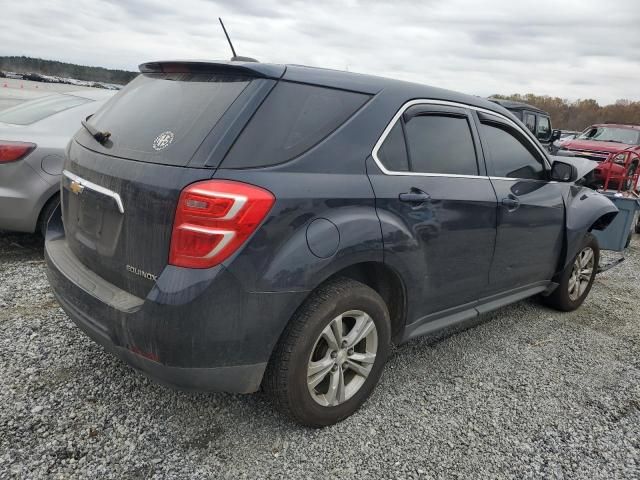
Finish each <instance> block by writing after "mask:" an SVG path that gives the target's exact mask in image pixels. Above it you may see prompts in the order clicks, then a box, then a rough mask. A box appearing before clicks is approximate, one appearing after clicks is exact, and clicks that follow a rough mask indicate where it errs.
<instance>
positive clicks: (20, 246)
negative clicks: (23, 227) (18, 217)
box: [0, 230, 44, 263]
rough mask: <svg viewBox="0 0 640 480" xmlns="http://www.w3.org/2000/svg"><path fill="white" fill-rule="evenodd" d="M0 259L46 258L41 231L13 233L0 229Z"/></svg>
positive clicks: (25, 259) (23, 260)
mask: <svg viewBox="0 0 640 480" xmlns="http://www.w3.org/2000/svg"><path fill="white" fill-rule="evenodd" d="M0 259H1V260H2V261H3V262H5V263H6V262H7V261H21V262H25V261H34V260H43V259H44V238H42V235H40V234H39V233H13V232H5V231H3V230H0Z"/></svg>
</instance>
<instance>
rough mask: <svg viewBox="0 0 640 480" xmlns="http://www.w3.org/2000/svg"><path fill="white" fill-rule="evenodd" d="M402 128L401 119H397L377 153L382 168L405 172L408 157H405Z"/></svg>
mask: <svg viewBox="0 0 640 480" xmlns="http://www.w3.org/2000/svg"><path fill="white" fill-rule="evenodd" d="M403 128H404V126H403V125H402V120H398V121H397V122H396V124H395V125H394V126H393V128H392V129H391V131H390V132H389V134H388V135H387V138H385V140H384V142H383V143H382V145H381V146H380V149H379V150H378V153H377V157H378V159H379V160H380V161H381V162H382V165H383V166H384V168H386V169H387V170H389V171H391V172H406V171H408V170H409V157H407V145H406V143H405V141H404V133H403V131H402V130H403Z"/></svg>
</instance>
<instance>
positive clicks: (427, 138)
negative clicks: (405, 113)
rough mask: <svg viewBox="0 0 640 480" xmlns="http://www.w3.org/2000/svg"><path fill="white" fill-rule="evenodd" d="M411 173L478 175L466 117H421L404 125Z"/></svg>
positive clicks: (412, 119)
mask: <svg viewBox="0 0 640 480" xmlns="http://www.w3.org/2000/svg"><path fill="white" fill-rule="evenodd" d="M406 134H407V146H408V149H409V160H410V162H411V170H412V171H414V172H422V173H449V174H458V175H477V174H478V164H477V162H476V152H475V148H474V146H473V137H472V136H471V130H470V129H469V123H468V122H467V119H466V117H465V118H463V117H450V116H442V115H422V116H417V117H413V118H411V119H410V120H409V122H408V123H407V124H406Z"/></svg>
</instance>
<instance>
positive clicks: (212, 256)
mask: <svg viewBox="0 0 640 480" xmlns="http://www.w3.org/2000/svg"><path fill="white" fill-rule="evenodd" d="M274 201H275V198H274V196H273V195H272V194H271V192H269V191H267V190H264V189H263V188H260V187H256V186H253V185H248V184H246V183H241V182H234V181H231V180H207V181H204V182H197V183H193V184H191V185H189V186H188V187H186V188H185V189H184V190H183V191H182V193H181V194H180V200H179V201H178V207H177V208H176V217H175V220H174V223H173V233H172V236H171V249H170V251H169V263H170V264H171V265H175V266H178V267H187V268H209V267H213V266H215V265H218V264H219V263H221V262H223V261H224V260H225V259H227V258H228V257H229V256H230V255H231V254H233V253H234V252H235V251H236V250H237V249H238V248H239V247H240V246H241V245H242V244H243V243H244V242H245V241H246V240H247V238H249V236H250V235H251V234H252V233H253V232H254V231H255V230H256V228H258V225H260V223H261V222H262V220H264V218H265V217H266V215H267V213H269V210H270V209H271V207H272V205H273V202H274Z"/></svg>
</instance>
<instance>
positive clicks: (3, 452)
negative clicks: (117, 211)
mask: <svg viewBox="0 0 640 480" xmlns="http://www.w3.org/2000/svg"><path fill="white" fill-rule="evenodd" d="M44 270H45V265H44V262H43V258H42V241H41V240H40V239H39V238H38V237H36V236H29V235H16V234H6V233H0V279H1V280H0V282H1V283H0V405H2V408H1V409H0V478H2V479H4V478H35V479H37V478H54V479H55V478H65V479H66V478H101V479H102V478H114V479H121V478H131V479H136V478H140V479H142V478H156V479H160V478H163V479H164V478H190V479H191V478H233V479H235V478H251V479H253V478H323V479H326V478H349V479H351V478H460V479H470V478H514V479H515V478H517V479H521V478H583V479H590V480H592V479H614V478H629V479H631V478H635V479H637V478H640V307H639V301H638V300H639V298H640V295H639V294H640V238H636V239H635V240H634V243H633V244H632V247H631V249H630V251H629V253H628V259H627V261H626V262H625V263H623V264H622V265H621V266H619V267H617V268H616V269H614V270H611V271H609V272H607V273H605V274H602V275H600V276H599V277H598V279H597V282H596V284H595V286H594V289H593V291H592V293H591V295H590V297H589V298H588V299H587V301H586V303H585V304H584V305H583V307H582V308H581V309H580V310H578V311H576V312H573V313H568V314H566V313H565V314H562V313H558V312H555V311H552V310H550V309H547V308H545V307H543V306H541V305H540V304H538V303H536V302H535V301H525V302H521V303H518V304H516V305H513V306H511V307H507V308H504V309H501V310H499V311H498V312H496V313H494V314H493V315H490V316H487V317H485V318H483V319H482V320H481V321H480V322H477V323H476V324H474V325H472V326H469V328H468V329H467V330H464V331H458V332H455V333H449V334H447V335H440V336H439V337H438V338H425V339H419V340H416V341H412V342H410V343H409V344H407V345H404V346H401V347H399V348H396V349H395V350H394V353H393V355H392V358H391V359H390V362H389V364H388V365H387V367H386V369H385V372H384V375H383V377H382V381H381V384H380V385H379V386H378V388H377V389H376V391H375V393H374V395H373V396H372V398H371V399H370V400H369V401H368V402H367V403H366V404H365V406H364V407H363V408H362V409H361V410H360V411H359V412H358V413H357V414H355V415H354V416H353V417H351V418H349V419H347V420H346V421H344V422H342V423H341V424H339V425H336V426H333V427H329V428H325V429H322V430H310V429H306V428H302V427H299V426H297V425H295V424H292V423H291V422H289V421H288V420H287V419H286V418H283V417H282V416H280V415H279V414H278V413H276V412H275V411H274V409H273V408H272V407H271V405H270V403H269V401H268V399H267V398H265V396H264V395H263V394H256V395H252V396H242V395H224V394H210V395H209V394H193V393H183V392H175V391H172V390H170V389H167V388H164V387H161V386H158V385H156V384H154V383H152V382H151V381H149V380H147V379H146V378H145V377H144V376H142V375H141V374H139V373H137V372H135V371H134V370H132V369H130V368H129V367H128V366H127V365H125V364H124V363H122V362H121V361H119V360H116V359H115V358H113V357H112V356H110V355H109V354H107V353H105V352H104V351H103V350H102V348H101V347H99V346H98V345H96V344H94V343H93V342H91V341H90V340H89V339H88V338H87V337H85V336H84V335H83V334H82V333H81V332H80V331H79V330H78V329H77V328H76V327H75V326H74V325H73V323H72V322H71V321H70V320H69V319H68V318H67V316H66V315H65V314H64V313H63V312H62V310H61V309H60V308H59V307H58V305H57V304H56V301H55V300H54V298H53V296H52V294H51V292H50V290H49V286H48V284H47V280H46V278H45V273H44Z"/></svg>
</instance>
